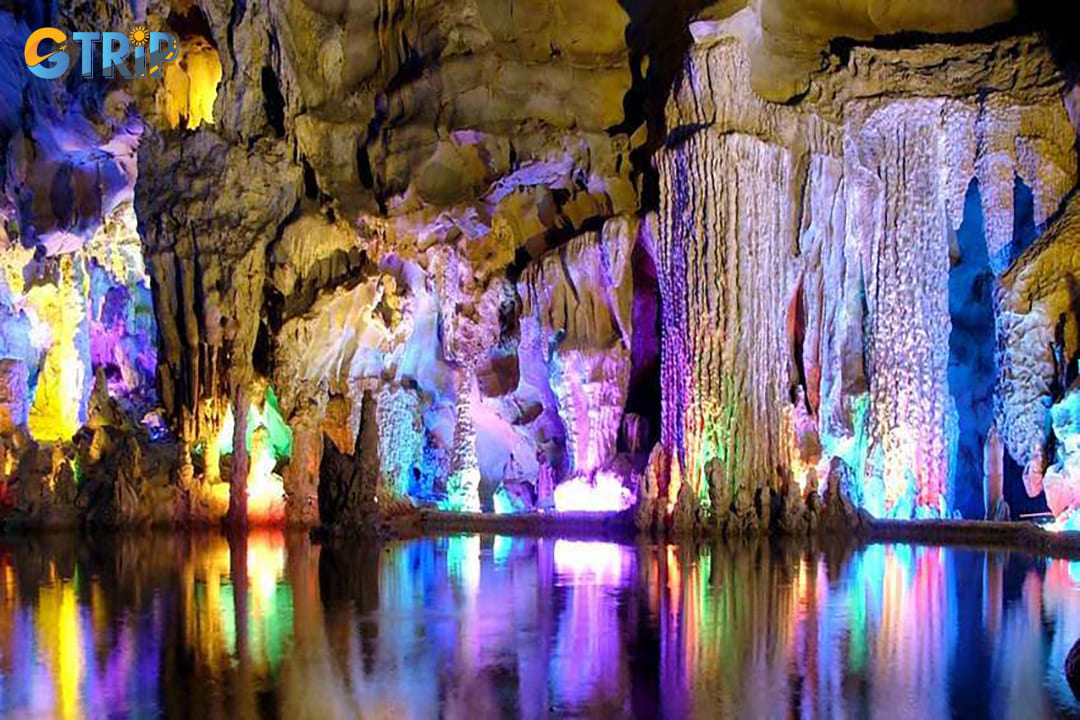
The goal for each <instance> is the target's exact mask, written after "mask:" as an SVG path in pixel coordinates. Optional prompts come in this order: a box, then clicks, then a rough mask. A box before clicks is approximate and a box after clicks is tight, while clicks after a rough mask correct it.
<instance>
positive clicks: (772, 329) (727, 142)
mask: <svg viewBox="0 0 1080 720" xmlns="http://www.w3.org/2000/svg"><path fill="white" fill-rule="evenodd" d="M757 22H758V21H757V17H756V16H755V15H754V14H753V12H752V11H750V10H744V11H742V12H741V13H739V14H737V15H735V16H733V17H731V18H729V19H728V20H726V21H723V22H712V23H703V24H701V25H698V26H695V27H694V33H695V40H696V43H695V45H694V46H693V47H692V48H691V50H690V53H689V57H688V59H687V61H686V64H685V67H684V75H683V76H682V77H681V78H680V79H679V82H678V83H677V84H676V86H675V88H674V90H673V93H672V95H671V98H670V99H669V103H668V110H667V122H668V133H669V142H668V144H667V146H666V147H665V149H664V150H663V151H661V152H660V153H659V155H658V160H657V162H658V168H659V170H660V180H661V193H660V213H659V217H658V228H659V232H658V238H657V241H658V242H657V247H658V250H657V258H658V268H659V271H660V287H661V294H662V302H661V307H662V308H663V311H664V313H665V315H664V321H663V326H664V327H665V329H668V330H670V332H667V333H666V334H665V335H664V354H663V358H664V368H663V387H664V415H663V427H662V436H663V437H662V440H663V442H664V443H665V444H666V445H668V446H669V447H670V448H671V449H672V451H673V460H672V462H673V463H678V464H679V465H680V469H681V473H682V477H683V478H684V480H685V481H687V482H690V483H691V486H692V487H693V488H695V490H696V492H697V494H698V497H699V498H701V501H702V502H704V500H705V495H706V492H705V483H704V479H705V477H706V470H705V469H706V467H707V466H708V463H709V462H710V461H711V460H712V459H713V458H714V457H718V458H720V459H721V460H722V461H723V462H725V463H726V464H727V473H726V474H727V476H728V477H732V478H737V479H739V480H741V481H742V482H748V483H749V486H748V487H747V488H746V490H745V491H742V490H741V488H740V490H739V491H737V492H736V493H735V505H736V508H741V510H738V511H737V514H739V515H741V516H744V517H745V516H746V514H747V513H748V512H749V508H750V506H751V505H753V504H755V501H754V500H753V498H755V496H756V494H757V493H758V491H759V490H760V491H762V492H767V493H769V494H770V495H771V494H775V493H776V492H777V491H778V490H779V489H780V488H781V487H782V481H781V478H785V477H789V476H796V477H797V476H802V475H804V474H805V472H806V466H803V467H800V464H801V463H802V460H801V458H802V456H803V455H804V454H805V453H803V452H802V451H800V452H798V453H796V454H794V455H793V454H791V453H790V452H788V451H786V450H785V445H786V444H788V442H787V440H786V438H788V437H795V436H793V435H792V434H791V432H792V431H791V430H790V428H791V427H792V423H793V420H792V419H785V417H784V415H783V410H784V408H785V406H787V405H788V402H789V398H792V397H795V396H796V395H797V394H798V393H804V396H805V398H806V401H807V402H806V412H805V413H804V415H803V420H801V421H800V423H799V425H800V426H802V427H808V428H810V429H813V428H814V426H816V433H817V434H819V436H820V442H821V447H822V449H823V451H824V455H823V459H830V458H833V457H838V456H839V457H843V458H844V459H845V460H846V461H847V463H848V464H849V465H850V466H851V467H852V468H853V469H854V470H855V472H856V477H857V480H856V483H857V485H858V486H859V487H858V489H859V492H858V495H859V502H860V503H861V504H863V505H864V506H866V507H868V508H870V509H871V511H872V512H873V513H874V514H877V515H879V516H880V515H886V516H890V517H899V518H910V517H916V516H917V517H939V516H943V515H945V514H947V513H949V512H951V509H950V508H949V505H948V503H949V501H950V499H951V497H952V487H951V483H952V472H953V467H952V466H951V464H950V463H951V462H952V459H951V457H950V455H949V452H948V449H949V447H950V446H951V443H952V442H953V437H954V434H955V430H953V429H951V428H953V427H955V426H954V425H953V424H952V423H953V422H954V420H953V419H952V418H951V417H950V408H951V407H953V399H952V397H951V396H950V388H949V384H948V378H947V376H946V369H947V363H948V353H949V330H950V316H949V306H948V300H949V283H948V280H949V269H950V264H949V247H950V245H949V244H950V227H951V228H953V229H955V228H957V227H959V225H960V224H961V221H962V215H963V209H964V197H965V192H966V190H967V188H968V186H969V184H970V182H971V180H972V178H976V179H977V181H978V185H979V188H980V190H981V202H982V209H983V212H984V215H985V217H986V230H985V244H986V248H987V254H988V256H989V258H990V264H991V266H992V267H993V268H994V270H995V271H997V272H1002V271H1004V270H1005V269H1006V268H1007V267H1008V264H1009V263H1010V262H1011V261H1012V259H1013V257H1015V253H1016V250H1015V244H1014V242H1013V235H1014V232H1013V231H1014V227H1013V226H1014V217H1013V214H1014V207H1013V202H1012V194H1013V189H1014V185H1015V182H1014V179H1015V178H1016V177H1019V178H1021V179H1022V180H1023V182H1024V183H1025V184H1026V185H1027V186H1028V187H1030V188H1031V189H1032V192H1033V194H1034V207H1035V210H1034V215H1035V223H1036V226H1039V225H1040V224H1042V223H1045V222H1046V221H1047V219H1049V218H1050V217H1051V216H1052V214H1053V212H1054V209H1055V208H1057V206H1058V204H1059V203H1060V201H1061V199H1062V198H1063V197H1064V196H1065V194H1066V193H1067V192H1068V189H1069V188H1071V187H1072V186H1073V185H1074V184H1075V182H1076V161H1075V154H1074V153H1071V152H1070V151H1068V150H1066V148H1067V147H1069V146H1071V144H1072V143H1073V142H1074V140H1075V132H1074V131H1073V129H1072V127H1071V126H1070V123H1069V120H1068V115H1067V113H1066V111H1065V107H1064V104H1063V103H1062V102H1061V100H1060V98H1059V97H1055V96H1054V95H1053V93H1046V92H1045V91H1044V87H1045V86H1044V85H1043V81H1042V80H1041V79H1040V78H1039V76H1038V73H1037V72H1036V71H1034V67H1035V66H1041V67H1048V66H1047V65H1045V63H1046V62H1047V61H1048V59H1047V58H1046V56H1045V54H1044V50H1043V49H1041V48H1039V47H1038V46H1037V41H1036V40H1034V39H1033V38H1030V37H1022V38H1012V39H1009V40H1007V41H1005V44H1006V45H1008V46H1010V47H1018V48H1030V49H1031V50H1030V52H1031V56H1032V60H1031V62H1032V63H1033V65H1032V69H1033V72H1031V73H1025V74H1019V75H1010V73H1009V71H1008V69H1007V65H1008V63H1002V62H996V61H993V60H989V59H987V61H986V63H985V65H983V66H979V65H975V66H974V67H977V68H979V69H978V70H977V71H976V72H973V73H972V74H970V75H947V74H943V75H940V76H938V75H935V78H936V80H935V82H934V84H933V86H932V91H931V92H929V93H927V92H925V91H923V92H921V93H920V95H921V97H919V98H918V99H897V95H898V93H897V88H905V89H906V88H909V87H912V88H913V87H914V86H913V85H911V83H912V82H913V80H912V78H914V77H915V76H917V75H919V74H920V73H922V72H923V70H922V68H923V67H924V66H933V64H934V63H935V62H937V61H941V62H945V63H954V62H956V63H959V62H964V61H965V60H964V58H972V59H974V60H973V62H979V61H980V60H979V59H980V58H988V57H989V56H992V54H993V53H994V52H995V51H994V50H993V48H992V47H989V46H986V45H980V44H972V45H970V46H948V47H944V46H942V47H934V48H932V49H931V48H927V49H926V52H925V53H923V54H913V53H908V54H902V53H899V52H896V51H890V50H875V49H871V48H860V49H858V50H857V51H856V54H855V55H852V57H851V58H850V59H849V63H848V65H847V66H846V67H844V66H840V67H837V68H835V70H834V72H832V73H830V74H828V75H824V76H822V77H821V78H820V79H814V80H813V82H815V83H818V85H817V86H816V87H815V90H814V91H812V92H811V93H809V94H808V96H807V99H806V101H805V102H803V103H801V104H795V105H793V106H778V105H771V104H769V103H766V102H764V101H763V100H762V99H761V98H760V97H757V96H755V95H754V94H753V93H752V92H751V91H750V89H749V88H750V87H751V82H750V79H749V78H750V73H751V70H750V55H749V54H748V51H747V49H746V48H747V46H748V45H753V43H754V32H753V31H754V28H755V27H756V26H757ZM875 63H876V64H875ZM871 65H872V66H874V67H875V71H874V72H873V73H872V74H871V76H870V77H868V78H865V79H862V80H859V81H856V80H854V79H853V76H854V74H855V73H856V69H857V68H863V67H869V66H871ZM935 67H936V66H935ZM890 82H891V83H893V85H892V86H891V87H890ZM983 86H985V87H989V88H992V92H990V94H988V95H985V96H984V97H981V98H980V97H979V96H978V95H977V93H976V90H977V89H978V88H979V87H983ZM886 87H890V89H889V91H888V92H887V93H886V91H885V88H886ZM900 94H902V93H900ZM1017 94H1019V95H1021V96H1022V97H1023V100H1022V101H1017V100H1016V99H1015V98H1016V95H1017ZM886 95H888V97H887V96H886ZM1019 127H1023V128H1025V130H1024V131H1023V132H1021V133H1020V134H1019V136H1018V134H1017V133H1018V128H1019ZM1036 158H1038V160H1036ZM838 199H839V201H838ZM1059 222H1060V221H1059ZM1059 287H1064V286H1063V285H1062V286H1059ZM1059 292H1060V291H1059ZM1038 322H1042V321H1041V320H1040V321H1038ZM1016 323H1017V321H1016V320H1014V319H1012V318H1011V317H1006V318H1005V320H1004V322H1003V327H1004V328H1005V332H1006V334H1007V335H1008V336H1009V337H1010V338H1012V337H1015V338H1016V342H1015V343H1012V342H1010V343H1009V344H1006V345H1005V346H1002V345H1001V343H1000V342H999V343H998V347H999V348H1003V353H1002V356H1001V358H999V362H998V366H999V367H1003V368H1006V369H1005V371H1004V372H1003V373H1001V374H999V376H998V377H999V387H1001V388H1002V391H1003V393H1004V395H1003V397H1005V398H1006V402H1005V403H1004V404H1003V405H1002V410H1003V412H1004V416H1005V417H1004V420H1003V421H1002V422H999V427H1000V428H1002V436H1003V437H1004V438H1005V440H1006V446H1007V448H1008V449H1009V450H1010V452H1011V453H1012V454H1013V456H1014V457H1015V458H1017V459H1018V460H1020V461H1021V462H1024V463H1026V462H1027V461H1028V459H1029V452H1030V451H1029V450H1028V447H1030V445H1029V439H1028V434H1029V432H1028V431H1027V430H1025V428H1026V427H1027V423H1029V422H1030V421H1029V420H1027V419H1025V418H1029V417H1030V418H1031V419H1032V420H1035V419H1036V418H1034V415H1035V414H1036V413H1038V408H1039V407H1040V404H1039V400H1038V399H1037V398H1035V397H1033V396H1031V395H1030V394H1027V395H1023V397H1025V398H1028V400H1027V402H1026V403H1021V402H1019V399H1020V397H1021V395H1020V394H1018V391H1019V390H1020V389H1021V388H1022V387H1023V386H1019V387H1017V386H1014V385H1012V384H1011V383H1012V382H1013V381H1012V380H1011V378H1012V377H1013V376H1012V375H1011V374H1010V370H1009V368H1011V367H1013V366H1017V365H1018V364H1019V365H1024V366H1025V367H1026V366H1028V365H1029V364H1030V361H1029V360H1027V359H1025V358H1026V357H1028V356H1027V355H1025V354H1024V353H1025V352H1026V350H1024V349H1023V348H1024V346H1025V344H1027V343H1029V342H1035V341H1036V339H1037V338H1035V336H1028V335H1025V334H1024V333H1023V331H1022V330H1021V329H1020V326H1019V325H1016ZM1014 325H1016V327H1017V330H1016V331H1013V330H1010V329H1009V328H1011V327H1013V326H1014ZM1043 327H1046V326H1045V325H1044V326H1043ZM1040 332H1041V331H1040ZM1040 337H1042V336H1040ZM1051 344H1052V343H1050V342H1049V341H1047V342H1045V343H1039V345H1040V347H1039V349H1037V350H1036V351H1035V352H1036V355H1039V354H1045V353H1048V352H1049V348H1050V346H1051ZM1043 348H1045V350H1044V349H1043ZM1038 367H1039V368H1040V370H1039V372H1040V373H1041V372H1042V368H1045V367H1047V366H1046V365H1045V364H1041V365H1039V366H1038ZM1022 377H1031V374H1030V373H1026V372H1025V374H1024V375H1023V376H1018V377H1017V379H1018V380H1019V379H1020V378H1022ZM1014 398H1015V399H1014ZM983 412H985V411H983ZM1013 418H1016V420H1014V419H1013ZM796 436H801V437H803V438H809V437H810V436H809V435H807V434H806V433H805V432H802V433H798V434H796ZM798 442H801V441H798ZM806 456H807V457H808V458H812V457H813V453H812V452H811V453H809V454H807V455H806ZM778 458H779V462H778V461H777V459H778ZM816 464H817V463H816V462H813V461H811V463H810V465H816ZM778 466H779V467H778ZM758 505H759V507H761V508H762V509H764V505H761V504H760V503H758ZM743 524H745V523H743Z"/></svg>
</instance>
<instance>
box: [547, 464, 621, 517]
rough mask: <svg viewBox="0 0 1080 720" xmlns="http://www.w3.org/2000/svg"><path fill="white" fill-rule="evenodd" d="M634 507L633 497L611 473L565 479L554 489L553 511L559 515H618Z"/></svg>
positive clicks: (615, 475)
mask: <svg viewBox="0 0 1080 720" xmlns="http://www.w3.org/2000/svg"><path fill="white" fill-rule="evenodd" d="M633 504H634V494H633V493H632V492H630V490H628V489H627V488H626V487H624V486H623V484H622V478H621V477H619V475H617V474H615V473H611V472H598V473H596V475H595V476H594V479H593V480H592V481H590V480H589V479H588V478H586V477H577V478H573V479H571V480H567V481H566V482H564V483H563V484H562V485H559V486H558V487H557V488H555V509H556V510H558V511H560V512H567V511H575V512H620V511H622V510H626V509H627V508H629V507H631V506H632V505H633Z"/></svg>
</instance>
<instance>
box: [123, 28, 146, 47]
mask: <svg viewBox="0 0 1080 720" xmlns="http://www.w3.org/2000/svg"><path fill="white" fill-rule="evenodd" d="M128 40H130V41H131V45H132V47H144V46H145V45H146V43H148V42H150V31H149V30H147V29H146V26H145V25H136V26H135V27H133V28H131V32H129V33H128Z"/></svg>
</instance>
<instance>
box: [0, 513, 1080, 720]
mask: <svg viewBox="0 0 1080 720" xmlns="http://www.w3.org/2000/svg"><path fill="white" fill-rule="evenodd" d="M1078 637H1080V562H1070V561H1067V560H1052V559H1042V558H1034V557H1030V556H1027V555H1023V554H1020V553H1006V552H989V553H987V552H981V551H975V550H959V549H945V548H933V547H915V546H910V545H872V546H868V547H865V548H859V549H844V548H834V547H820V548H816V547H815V548H811V547H807V546H789V545H786V544H785V545H781V544H776V543H773V544H771V545H770V544H768V543H766V542H764V541H760V542H755V543H746V544H739V545H736V546H728V545H713V546H703V547H700V548H697V549H695V550H689V549H686V548H679V547H675V546H647V545H641V546H631V545H619V544H613V543H607V542H597V541H587V542H586V541H576V540H573V541H572V540H550V539H525V538H509V537H490V536H485V537H481V536H458V537H443V538H427V539H421V540H416V541H410V542H403V543H392V544H388V545H384V546H381V547H377V546H373V545H360V544H355V545H353V546H351V547H349V548H348V549H337V550H335V549H330V548H321V547H318V546H313V545H311V544H310V543H309V542H308V541H307V539H306V538H305V537H303V536H291V535H290V536H285V535H282V534H273V533H267V534H256V535H250V536H248V537H247V538H244V539H241V540H236V541H233V542H229V541H227V540H226V539H224V538H221V537H217V536H193V537H173V536H161V537H157V536H155V537H143V538H133V537H125V538H99V539H86V538H83V539H75V538H64V537H48V538H39V539H18V540H14V539H12V540H2V541H0V715H10V716H13V717H41V718H53V717H56V718H81V717H88V718H92V717H103V716H107V715H109V714H110V713H116V714H118V715H120V716H128V717H158V716H162V715H164V716H169V717H172V716H186V717H198V718H206V719H208V720H209V719H210V718H219V717H220V718H226V717H229V718H234V717H235V718H244V717H288V718H305V717H311V718H325V717H356V716H360V715H362V716H363V717H385V718H434V717H447V718H459V717H464V718H470V719H471V720H479V718H493V717H525V718H543V717H564V716H578V717H605V718H617V717H648V718H651V717H754V718H767V717H792V716H800V717H881V718H895V717H918V718H932V717H949V716H963V717H969V716H971V717H984V716H986V717H1043V716H1047V717H1054V716H1080V704H1078V703H1077V701H1076V700H1075V698H1074V697H1073V696H1072V693H1071V691H1070V690H1069V687H1068V684H1067V682H1066V680H1065V678H1064V676H1063V673H1062V667H1063V665H1064V661H1065V656H1066V655H1067V654H1068V652H1069V649H1070V648H1071V646H1072V644H1073V643H1074V642H1075V641H1076V639H1077V638H1078Z"/></svg>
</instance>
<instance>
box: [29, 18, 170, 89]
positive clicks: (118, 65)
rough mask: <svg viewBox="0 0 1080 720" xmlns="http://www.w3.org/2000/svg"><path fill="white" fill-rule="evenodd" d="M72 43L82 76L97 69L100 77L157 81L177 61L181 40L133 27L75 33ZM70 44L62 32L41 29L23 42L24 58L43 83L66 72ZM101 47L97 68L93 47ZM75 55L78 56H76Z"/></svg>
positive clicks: (69, 61) (89, 76)
mask: <svg viewBox="0 0 1080 720" xmlns="http://www.w3.org/2000/svg"><path fill="white" fill-rule="evenodd" d="M71 40H72V41H73V42H75V43H78V45H79V55H78V56H81V57H82V67H81V71H82V76H83V77H85V78H92V77H94V74H95V71H96V70H97V69H98V67H100V69H101V74H102V76H103V77H107V78H111V77H115V76H116V74H117V73H119V74H120V77H123V78H128V79H133V78H160V77H161V73H162V69H163V68H164V67H165V65H166V64H167V63H171V62H176V61H177V60H179V59H180V41H179V40H178V39H177V37H176V35H174V34H172V33H166V32H150V31H149V30H148V29H147V28H146V26H145V25H136V26H135V27H133V28H132V29H131V32H129V33H122V32H77V33H72V34H71ZM69 45H71V43H69V42H68V37H67V35H66V34H65V33H64V31H63V30H59V29H57V28H53V27H43V28H40V29H38V30H35V31H34V32H33V33H31V34H30V37H29V38H27V39H26V47H25V48H24V49H23V56H24V58H25V60H26V67H28V68H30V72H32V73H34V75H36V76H38V77H39V78H43V79H45V80H55V79H56V78H58V77H60V76H61V75H63V74H64V73H65V72H67V69H68V67H69V66H70V65H71V60H72V56H71V55H70V54H69V53H70V50H69V49H68V47H69ZM95 45H100V46H101V53H100V56H101V62H100V65H97V64H95V62H94V46H95ZM78 56H77V57H78Z"/></svg>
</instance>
